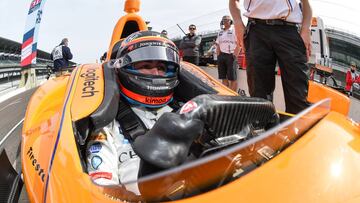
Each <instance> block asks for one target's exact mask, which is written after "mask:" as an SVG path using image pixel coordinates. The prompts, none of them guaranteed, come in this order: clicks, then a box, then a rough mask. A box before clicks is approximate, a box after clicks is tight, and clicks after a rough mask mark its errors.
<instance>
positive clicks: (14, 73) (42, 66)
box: [0, 37, 52, 92]
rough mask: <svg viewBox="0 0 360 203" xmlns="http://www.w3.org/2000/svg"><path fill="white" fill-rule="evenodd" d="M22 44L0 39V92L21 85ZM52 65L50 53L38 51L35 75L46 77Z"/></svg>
mask: <svg viewBox="0 0 360 203" xmlns="http://www.w3.org/2000/svg"><path fill="white" fill-rule="evenodd" d="M20 60H21V43H18V42H15V41H12V40H9V39H5V38H3V37H0V92H2V91H4V90H6V89H9V88H13V87H16V86H18V85H19V84H20V78H21V71H22V67H21V66H20ZM48 65H52V60H51V59H50V53H48V52H45V51H41V50H38V51H37V59H36V67H32V68H35V73H36V75H37V76H40V77H41V76H44V75H46V74H47V73H48V71H47V70H46V67H47V66H48Z"/></svg>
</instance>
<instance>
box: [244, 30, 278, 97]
mask: <svg viewBox="0 0 360 203" xmlns="http://www.w3.org/2000/svg"><path fill="white" fill-rule="evenodd" d="M271 27H272V26H268V25H261V24H256V25H254V24H251V25H250V27H249V25H248V26H247V29H249V30H248V32H247V35H246V36H245V39H244V43H245V47H246V53H245V56H246V62H247V68H246V74H247V83H248V87H249V93H250V96H252V97H260V98H264V99H268V98H269V95H271V94H272V92H273V91H274V89H275V75H274V71H275V64H276V56H275V54H274V51H273V48H272V46H271V41H270V40H271V38H270V33H269V32H271ZM274 34H276V33H274Z"/></svg>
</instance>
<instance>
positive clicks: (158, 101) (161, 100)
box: [145, 97, 168, 105]
mask: <svg viewBox="0 0 360 203" xmlns="http://www.w3.org/2000/svg"><path fill="white" fill-rule="evenodd" d="M167 100H168V99H167V98H166V97H161V98H154V97H145V103H147V104H156V105H159V104H164V103H165V102H167Z"/></svg>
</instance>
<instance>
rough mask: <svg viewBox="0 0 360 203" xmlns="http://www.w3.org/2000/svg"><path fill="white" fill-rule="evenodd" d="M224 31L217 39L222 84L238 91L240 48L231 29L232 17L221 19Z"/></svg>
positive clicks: (219, 72)
mask: <svg viewBox="0 0 360 203" xmlns="http://www.w3.org/2000/svg"><path fill="white" fill-rule="evenodd" d="M221 24H222V25H223V30H221V31H220V32H219V33H218V36H217V39H216V45H217V48H216V53H217V55H218V74H219V79H221V80H222V83H223V84H224V85H226V86H227V87H229V88H230V89H232V90H234V91H236V89H237V74H236V70H237V60H236V58H237V56H238V54H239V50H240V49H239V48H238V46H237V42H236V36H235V33H234V31H233V30H232V29H230V28H231V25H232V20H231V18H230V16H228V15H226V16H223V17H222V19H221Z"/></svg>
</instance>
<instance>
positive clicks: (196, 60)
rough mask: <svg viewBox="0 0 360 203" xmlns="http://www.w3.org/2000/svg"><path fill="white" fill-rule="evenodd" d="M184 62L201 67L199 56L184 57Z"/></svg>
mask: <svg viewBox="0 0 360 203" xmlns="http://www.w3.org/2000/svg"><path fill="white" fill-rule="evenodd" d="M183 60H184V61H186V62H189V63H192V64H194V65H197V66H198V65H199V57H198V56H184V57H183Z"/></svg>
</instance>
